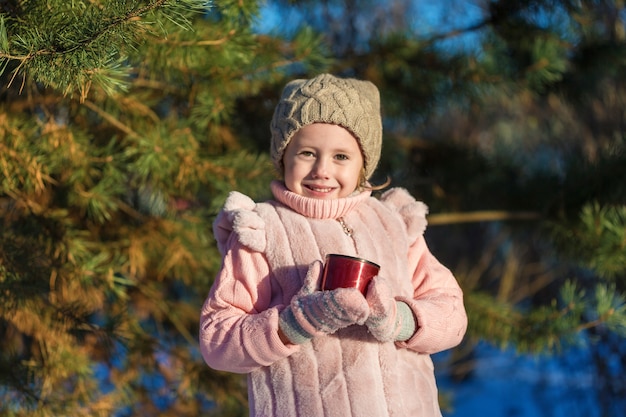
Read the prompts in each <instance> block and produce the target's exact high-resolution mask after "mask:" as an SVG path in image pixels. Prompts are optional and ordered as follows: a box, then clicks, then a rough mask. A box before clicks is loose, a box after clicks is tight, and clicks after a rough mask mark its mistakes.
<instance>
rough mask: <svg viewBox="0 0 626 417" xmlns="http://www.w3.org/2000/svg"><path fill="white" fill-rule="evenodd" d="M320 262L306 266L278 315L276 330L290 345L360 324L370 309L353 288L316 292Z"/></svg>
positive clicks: (320, 267) (319, 275)
mask: <svg viewBox="0 0 626 417" xmlns="http://www.w3.org/2000/svg"><path fill="white" fill-rule="evenodd" d="M321 272H322V263H321V262H320V261H315V262H313V263H312V264H311V265H310V266H309V270H308V272H307V275H306V278H305V279H304V285H303V286H302V289H301V290H300V291H299V292H298V294H296V295H295V296H294V297H293V299H292V300H291V303H290V305H289V306H287V308H285V309H284V310H283V311H282V312H281V313H280V320H279V325H280V331H282V334H283V335H284V336H286V337H287V339H289V340H290V341H291V342H292V343H295V344H300V343H304V342H306V341H307V340H309V339H311V338H313V337H317V336H321V335H324V334H331V333H334V332H336V331H337V330H339V329H342V328H344V327H347V326H350V325H352V324H363V323H364V322H365V320H366V319H367V317H368V315H369V312H370V308H369V306H368V303H367V301H366V300H365V297H363V295H362V294H361V293H360V292H359V290H357V289H355V288H339V289H336V290H332V291H319V290H318V288H319V281H320V277H321Z"/></svg>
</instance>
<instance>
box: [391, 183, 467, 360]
mask: <svg viewBox="0 0 626 417" xmlns="http://www.w3.org/2000/svg"><path fill="white" fill-rule="evenodd" d="M381 200H382V201H383V203H384V204H386V205H388V206H389V207H390V208H391V209H392V210H394V211H395V212H397V214H398V215H399V216H400V217H401V218H402V219H403V220H404V223H405V225H406V233H407V236H408V239H409V245H410V246H409V250H408V256H407V259H408V270H409V273H410V275H411V277H410V278H411V283H412V287H413V297H412V298H408V297H402V298H400V299H399V300H400V301H404V302H405V303H407V304H408V305H409V307H411V310H412V311H413V314H414V315H415V318H416V322H417V330H416V332H415V334H414V335H413V337H411V338H410V339H409V340H407V341H406V342H398V345H399V346H402V347H405V348H408V349H411V350H414V351H416V352H419V353H428V354H430V353H435V352H440V351H442V350H446V349H449V348H451V347H454V346H456V345H458V344H459V343H460V342H461V340H462V339H463V336H464V335H465V331H466V328H467V315H466V313H465V308H464V306H463V292H462V291H461V288H460V287H459V285H458V283H457V281H456V279H455V278H454V276H453V275H452V273H451V272H450V270H448V268H446V267H444V266H443V265H442V264H441V263H440V262H439V261H438V260H437V259H436V258H435V257H434V256H433V255H432V253H431V252H430V250H429V249H428V247H427V245H426V241H425V240H424V230H425V229H426V213H427V208H426V206H425V205H424V204H423V203H421V202H418V201H416V200H415V199H414V198H413V197H412V196H411V195H410V194H409V193H408V192H407V191H405V190H403V189H400V188H394V189H392V190H390V191H388V192H387V193H385V194H384V195H383V196H382V198H381Z"/></svg>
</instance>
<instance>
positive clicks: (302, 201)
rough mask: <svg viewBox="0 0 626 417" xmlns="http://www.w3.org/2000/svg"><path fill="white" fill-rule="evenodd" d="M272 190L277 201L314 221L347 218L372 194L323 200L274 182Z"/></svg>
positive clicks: (357, 193)
mask: <svg viewBox="0 0 626 417" xmlns="http://www.w3.org/2000/svg"><path fill="white" fill-rule="evenodd" d="M271 189H272V194H274V198H276V200H278V201H279V202H281V203H283V204H284V205H286V206H287V207H289V208H291V209H292V210H294V211H296V212H297V213H300V214H302V215H303V216H306V217H311V218H314V219H339V218H340V217H343V216H346V215H347V214H348V213H350V212H351V211H352V210H353V209H354V208H355V207H356V206H357V205H359V204H360V203H361V202H363V201H365V200H367V199H368V198H369V197H370V195H371V194H372V192H371V191H369V190H366V191H362V192H355V194H352V195H350V196H348V197H343V198H334V199H332V200H323V199H319V198H310V197H304V196H302V195H300V194H296V193H294V192H292V191H289V190H288V189H287V187H285V184H284V183H283V182H282V181H272V183H271Z"/></svg>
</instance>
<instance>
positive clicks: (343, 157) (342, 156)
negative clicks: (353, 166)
mask: <svg viewBox="0 0 626 417" xmlns="http://www.w3.org/2000/svg"><path fill="white" fill-rule="evenodd" d="M335 158H337V159H338V160H340V161H347V160H348V159H350V158H348V155H344V154H342V153H340V154H338V155H335Z"/></svg>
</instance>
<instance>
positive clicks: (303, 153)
mask: <svg viewBox="0 0 626 417" xmlns="http://www.w3.org/2000/svg"><path fill="white" fill-rule="evenodd" d="M300 155H302V156H314V154H313V152H311V151H302V152H300Z"/></svg>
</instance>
